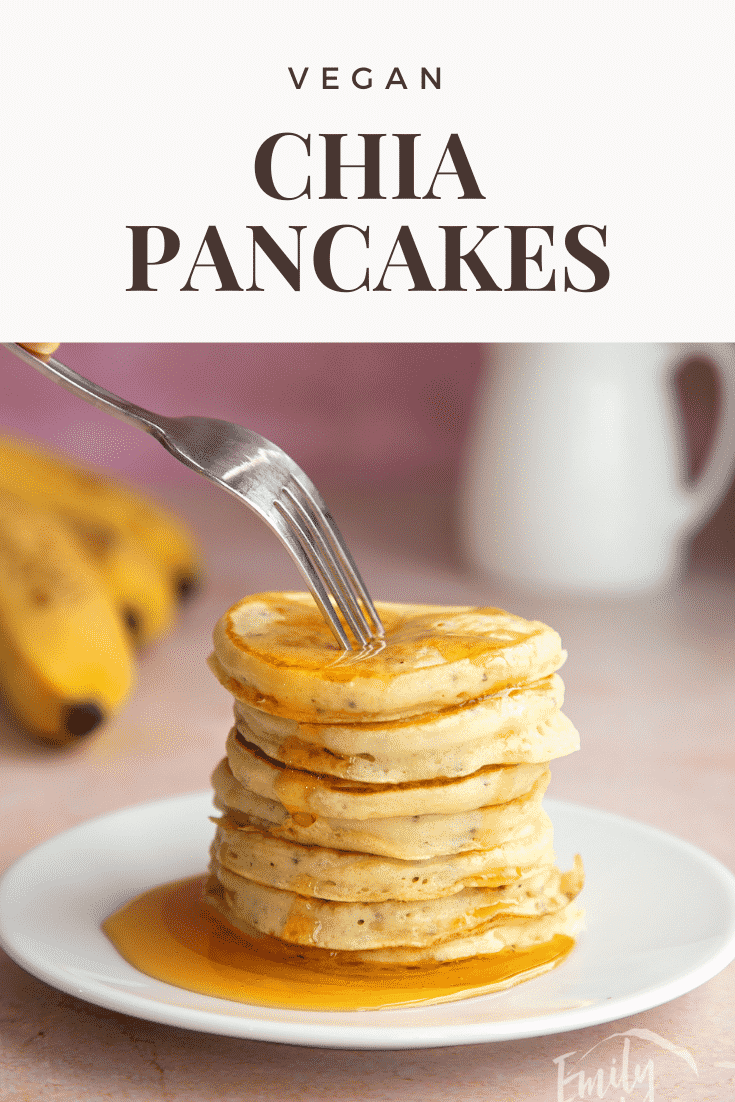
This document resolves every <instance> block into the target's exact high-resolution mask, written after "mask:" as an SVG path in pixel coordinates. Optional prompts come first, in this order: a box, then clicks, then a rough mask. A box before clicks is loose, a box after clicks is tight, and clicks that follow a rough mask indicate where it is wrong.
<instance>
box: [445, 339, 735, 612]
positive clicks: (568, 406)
mask: <svg viewBox="0 0 735 1102" xmlns="http://www.w3.org/2000/svg"><path fill="white" fill-rule="evenodd" d="M487 352H488V355H489V357H490V359H491V365H489V366H490V370H486V371H485V374H484V377H483V379H482V380H481V383H480V388H479V391H478V394H477V404H476V408H475V416H474V423H473V425H472V427H471V430H470V434H469V439H468V445H467V453H466V456H465V474H464V484H463V486H462V487H461V498H460V500H461V506H460V507H461V514H462V515H461V525H462V531H463V538H464V543H465V548H466V551H467V555H468V557H469V559H470V561H471V562H472V564H473V565H475V566H477V567H479V568H480V569H481V570H483V571H485V572H488V573H491V574H493V575H495V576H497V577H499V578H501V579H504V580H505V581H508V582H512V583H516V584H520V585H524V586H529V587H532V588H537V589H538V588H542V589H547V590H562V591H563V590H566V591H599V592H608V593H611V594H614V593H618V594H623V593H635V592H636V591H642V590H646V589H653V588H656V587H658V586H663V585H665V584H666V583H667V582H670V581H672V580H674V579H675V578H677V577H678V576H679V574H680V572H681V570H682V567H683V563H684V552H685V549H686V541H687V537H688V536H690V535H691V534H693V532H694V531H695V530H696V529H697V528H698V527H699V526H700V525H701V524H702V523H703V522H704V520H705V519H706V517H707V516H708V515H709V513H710V512H712V511H713V510H714V508H715V507H716V505H717V502H718V501H719V499H720V497H721V496H722V494H723V493H724V491H725V490H726V488H727V486H728V483H729V479H730V477H731V475H732V472H733V463H734V460H735V350H733V348H732V347H731V346H730V345H725V344H719V345H714V344H710V345H702V346H694V345H671V344H505V345H495V346H490V347H489V348H488V350H487ZM695 355H696V356H702V357H704V358H706V359H707V360H708V361H709V362H710V363H711V364H712V365H713V366H714V368H715V369H716V370H717V371H718V374H719V377H720V380H721V383H722V387H721V392H722V406H721V413H720V418H719V424H718V427H717V432H716V436H715V440H714V444H713V446H712V451H711V455H710V458H709V462H708V464H707V467H706V470H705V471H704V472H703V473H702V475H701V477H700V478H699V479H698V481H697V483H696V484H695V485H694V486H687V485H686V484H685V478H684V470H685V467H684V458H685V457H684V449H683V442H682V439H681V433H680V428H679V421H678V417H677V412H678V411H677V410H676V406H675V401H676V399H675V392H674V388H673V385H672V377H673V373H674V371H675V370H676V369H677V367H679V366H680V365H681V364H683V363H684V361H685V360H688V359H691V358H692V357H693V356H695Z"/></svg>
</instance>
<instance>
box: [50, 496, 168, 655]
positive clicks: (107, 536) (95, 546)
mask: <svg viewBox="0 0 735 1102" xmlns="http://www.w3.org/2000/svg"><path fill="white" fill-rule="evenodd" d="M57 515H58V517H59V520H60V521H62V522H64V523H66V525H67V526H68V528H69V531H70V532H71V534H72V535H73V537H74V538H75V539H76V541H77V543H78V544H79V546H80V549H81V550H82V552H83V553H84V554H85V555H87V556H88V558H89V559H90V561H91V562H92V563H93V564H94V566H95V567H96V569H97V570H98V571H99V574H100V578H101V579H102V584H103V585H104V587H105V589H106V590H107V594H108V596H109V597H110V599H111V600H112V603H113V604H114V606H115V608H116V609H117V611H118V614H119V616H120V617H121V619H122V621H123V623H124V624H125V629H126V631H127V632H128V634H129V637H130V640H131V642H133V643H134V644H135V645H136V646H138V647H144V646H147V645H148V644H149V643H153V642H155V641H156V640H157V639H160V638H161V636H163V635H164V634H165V633H166V631H167V630H168V628H169V627H170V626H171V622H172V620H173V616H174V610H175V599H174V595H173V593H172V591H171V586H170V585H169V582H168V578H167V576H166V574H165V573H164V571H163V570H162V569H161V567H160V565H159V563H157V562H156V560H155V559H154V558H153V557H152V555H150V554H149V553H148V551H147V549H146V548H144V547H142V546H141V545H140V544H138V543H137V542H136V541H135V540H131V539H126V538H125V537H124V536H123V535H121V534H120V533H119V532H113V531H111V530H110V529H102V528H96V527H94V526H92V525H87V524H82V523H81V522H79V521H76V520H75V519H74V518H71V517H69V516H68V515H66V516H65V514H64V511H63V509H60V510H59V512H58V514H57Z"/></svg>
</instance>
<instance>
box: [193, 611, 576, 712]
mask: <svg viewBox="0 0 735 1102" xmlns="http://www.w3.org/2000/svg"><path fill="white" fill-rule="evenodd" d="M376 608H377V610H378V613H379V615H380V617H381V619H382V621H383V624H384V626H385V629H386V637H385V644H384V645H382V646H374V647H372V648H368V650H367V651H365V652H358V653H354V652H347V653H345V652H343V651H341V650H340V649H339V645H338V644H337V642H336V640H335V639H334V637H333V635H332V633H331V630H330V628H329V627H328V625H327V623H326V622H325V620H324V619H323V617H322V615H321V612H320V611H319V610H318V608H317V606H316V604H315V603H314V601H313V599H312V597H311V596H310V595H308V594H305V593H261V594H257V595H255V596H252V597H246V598H245V599H244V600H242V601H240V602H239V603H238V604H236V605H235V606H234V607H233V608H231V609H230V610H229V611H228V612H226V613H225V615H224V616H223V617H222V618H221V619H220V620H219V621H218V623H217V625H216V627H215V630H214V654H215V661H214V662H213V664H212V668H213V670H214V672H215V674H216V675H217V676H218V677H219V678H220V680H221V681H222V682H223V684H225V686H226V687H227V688H228V689H229V690H230V691H231V692H232V693H233V695H234V696H235V697H236V698H237V699H241V700H243V701H245V702H246V703H249V704H251V705H252V706H254V707H256V708H258V709H260V710H261V711H264V712H269V713H271V714H273V715H279V716H287V717H290V718H292V719H296V720H299V721H306V722H319V723H325V722H330V721H333V720H337V721H344V720H347V721H348V722H349V721H354V720H356V719H359V720H360V721H370V720H373V719H375V720H386V719H401V718H406V717H408V716H412V715H426V714H428V713H431V712H437V711H442V710H444V709H446V708H452V707H456V706H457V705H458V704H462V703H464V702H466V701H469V700H475V699H477V698H478V697H481V696H487V695H488V694H492V693H496V692H499V691H501V690H502V689H507V688H516V687H518V686H519V685H524V684H529V683H531V682H534V681H538V680H540V679H541V678H543V677H547V676H548V675H549V674H552V673H554V672H555V671H556V670H558V669H559V667H560V666H561V665H562V663H563V662H564V659H565V657H566V654H565V652H564V651H563V650H562V647H561V640H560V639H559V636H558V635H557V633H556V632H555V631H553V630H552V629H551V628H549V627H547V626H546V625H545V624H542V623H540V622H538V621H532V620H524V619H523V618H522V617H520V616H514V615H512V614H511V613H508V612H504V611H502V610H501V609H494V608H482V609H475V608H470V607H467V606H454V607H442V606H437V605H401V604H390V603H387V602H378V603H377V605H376Z"/></svg>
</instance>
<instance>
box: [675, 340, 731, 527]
mask: <svg viewBox="0 0 735 1102" xmlns="http://www.w3.org/2000/svg"><path fill="white" fill-rule="evenodd" d="M694 357H697V358H700V359H703V360H706V361H707V362H708V363H709V364H710V365H711V366H712V367H713V368H714V369H715V371H716V373H717V375H718V376H719V379H720V383H721V394H722V402H721V407H720V416H719V418H718V424H717V430H716V434H715V438H714V440H713V442H712V448H711V451H710V456H709V460H708V462H707V466H706V467H705V469H704V470H703V471H702V473H701V475H700V476H699V478H698V479H697V481H696V483H695V484H694V486H692V488H691V489H690V490H688V491H687V492H686V493H685V495H684V504H685V511H686V522H687V525H688V526H695V525H701V524H703V523H704V522H705V521H706V520H707V518H708V517H709V516H710V515H711V514H712V513H713V512H714V511H715V509H716V508H717V505H718V504H719V502H720V499H721V497H722V496H723V495H724V492H725V490H726V489H727V487H728V485H729V483H730V478H731V477H732V474H733V471H735V348H733V346H732V345H729V344H691V345H689V344H688V345H685V346H684V347H683V348H682V354H680V355H679V356H678V357H677V358H676V360H675V362H674V363H673V365H672V373H673V371H675V370H676V369H677V368H678V367H680V366H681V365H682V364H683V363H684V362H685V361H686V360H691V359H693V358H694Z"/></svg>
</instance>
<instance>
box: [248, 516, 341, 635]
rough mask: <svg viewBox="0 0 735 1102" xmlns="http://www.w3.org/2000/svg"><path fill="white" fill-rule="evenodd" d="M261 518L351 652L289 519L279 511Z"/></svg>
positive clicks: (321, 585) (321, 584)
mask: <svg viewBox="0 0 735 1102" xmlns="http://www.w3.org/2000/svg"><path fill="white" fill-rule="evenodd" d="M261 516H262V517H263V519H264V520H265V521H266V523H267V524H268V526H269V527H270V528H272V529H273V531H274V532H275V534H276V535H277V536H278V538H279V539H280V541H281V543H283V545H284V547H285V548H286V550H287V551H288V552H289V554H290V555H291V558H292V559H293V560H294V562H295V563H296V565H297V567H298V568H299V570H300V571H301V573H302V574H303V576H304V578H305V579H306V583H307V585H308V586H309V589H310V590H311V594H312V596H313V598H314V600H315V601H316V603H317V604H318V605H319V608H320V610H321V613H322V615H323V617H324V619H325V620H326V621H327V623H328V624H329V626H330V627H331V629H332V631H333V632H334V634H335V636H336V637H337V641H338V642H339V644H340V646H342V647H343V648H344V649H345V650H352V649H353V647H352V643H351V642H350V640H349V637H348V636H347V633H346V632H345V629H344V628H343V627H342V624H341V622H340V619H339V616H338V615H337V613H336V612H335V610H334V608H333V606H332V602H331V601H330V599H329V594H328V592H327V590H326V588H325V586H324V583H323V581H322V578H321V576H320V574H319V573H318V571H317V570H316V569H315V566H314V564H313V562H312V560H311V558H310V557H309V555H308V554H307V552H306V550H305V547H304V544H303V543H302V542H301V540H299V539H298V538H297V537H296V536H295V535H294V532H293V529H292V527H291V524H290V521H289V518H288V517H286V516H284V514H283V513H282V512H281V511H280V509H279V510H278V512H277V514H276V515H272V514H271V515H267V516H266V515H265V514H261Z"/></svg>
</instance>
